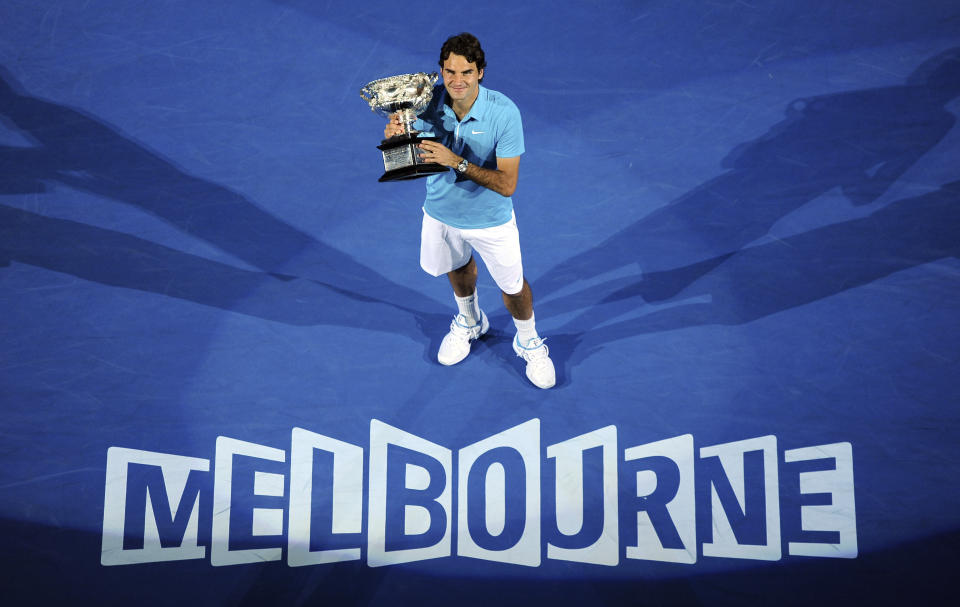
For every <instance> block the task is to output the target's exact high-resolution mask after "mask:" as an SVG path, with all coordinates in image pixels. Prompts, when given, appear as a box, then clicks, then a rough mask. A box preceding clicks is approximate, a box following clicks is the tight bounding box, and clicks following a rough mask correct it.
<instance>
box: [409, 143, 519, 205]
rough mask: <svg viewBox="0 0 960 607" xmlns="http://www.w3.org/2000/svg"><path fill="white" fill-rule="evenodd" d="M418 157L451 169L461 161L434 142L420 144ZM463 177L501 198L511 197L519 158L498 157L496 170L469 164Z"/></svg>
mask: <svg viewBox="0 0 960 607" xmlns="http://www.w3.org/2000/svg"><path fill="white" fill-rule="evenodd" d="M420 156H421V157H422V158H423V160H424V161H426V162H436V163H437V164H442V165H443V166H448V167H450V168H453V169H455V168H456V166H457V165H458V164H460V161H461V160H463V158H461V157H459V156H457V155H456V154H454V153H453V152H451V151H450V150H449V149H448V148H447V147H446V146H444V145H443V144H441V143H439V142H436V141H422V142H420ZM463 176H464V177H466V178H467V179H469V180H471V181H474V182H476V183H479V184H480V185H482V186H483V187H485V188H489V189H491V190H493V191H494V192H496V193H497V194H500V195H501V196H513V193H514V192H515V191H516V189H517V180H518V179H519V177H520V157H519V156H514V157H512V158H500V157H499V156H498V157H497V168H496V169H485V168H483V167H479V166H477V165H475V164H472V163H471V164H470V166H468V167H467V171H466V172H465V173H464V174H463Z"/></svg>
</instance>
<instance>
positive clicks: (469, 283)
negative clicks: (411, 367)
mask: <svg viewBox="0 0 960 607" xmlns="http://www.w3.org/2000/svg"><path fill="white" fill-rule="evenodd" d="M447 279H448V280H449V281H450V286H451V287H453V294H454V296H455V299H456V300H457V308H458V309H459V311H460V313H459V314H457V316H455V317H454V319H453V322H452V323H450V332H449V333H447V335H446V337H444V338H443V342H442V343H441V344H440V351H439V352H437V360H438V361H440V363H441V364H444V365H454V364H456V363H458V362H460V361H461V360H463V359H464V358H466V357H467V355H468V354H469V353H470V342H472V341H473V340H475V339H479V338H480V337H481V336H483V334H484V333H486V332H487V329H489V327H490V323H489V322H488V321H487V317H486V315H485V314H484V313H483V312H482V311H481V310H480V304H479V301H478V299H477V263H476V262H475V261H474V260H473V256H471V257H470V261H468V262H467V263H466V264H464V265H463V266H461V267H459V268H457V269H456V270H451V271H450V272H447Z"/></svg>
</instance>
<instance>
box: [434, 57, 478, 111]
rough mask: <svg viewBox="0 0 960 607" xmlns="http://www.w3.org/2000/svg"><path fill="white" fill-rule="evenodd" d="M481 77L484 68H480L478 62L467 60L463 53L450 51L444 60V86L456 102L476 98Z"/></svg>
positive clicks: (469, 100)
mask: <svg viewBox="0 0 960 607" xmlns="http://www.w3.org/2000/svg"><path fill="white" fill-rule="evenodd" d="M481 78H483V70H478V69H477V64H476V63H471V62H469V61H467V58H466V57H464V56H463V55H455V54H453V53H450V56H448V57H447V59H446V61H444V62H443V86H444V88H446V89H447V94H448V95H450V99H451V100H453V101H454V102H455V103H456V102H462V101H467V102H471V101H473V100H474V99H476V97H477V93H478V92H479V90H480V79H481Z"/></svg>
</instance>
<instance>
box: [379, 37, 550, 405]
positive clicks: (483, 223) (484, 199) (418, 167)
mask: <svg viewBox="0 0 960 607" xmlns="http://www.w3.org/2000/svg"><path fill="white" fill-rule="evenodd" d="M439 64H440V67H441V69H442V76H443V84H442V86H435V87H433V89H432V95H430V94H429V91H425V90H424V89H425V88H429V86H432V84H433V82H435V78H436V75H435V74H434V75H433V80H428V78H429V76H428V75H426V74H417V75H406V76H397V77H394V78H393V79H384V80H385V81H386V80H391V81H393V80H394V79H399V78H403V79H406V80H404V81H403V82H402V83H398V82H396V81H393V82H391V83H390V84H389V85H384V84H382V82H383V81H375V82H372V83H370V84H369V85H368V86H367V87H365V89H364V92H363V93H362V94H363V96H364V98H367V99H368V101H369V102H370V104H371V107H372V108H373V107H374V101H371V100H370V99H369V97H370V96H373V97H376V93H377V92H379V93H380V96H381V97H385V96H392V97H393V98H396V96H397V93H396V90H398V89H400V88H405V89H406V90H407V91H408V92H407V93H405V96H406V98H418V99H420V101H419V102H415V104H416V103H419V105H421V106H422V107H421V108H417V109H416V110H415V111H416V113H417V114H419V117H418V118H416V119H415V121H413V116H411V114H410V111H409V110H403V111H401V108H402V107H410V104H399V103H396V102H391V103H380V107H379V108H374V109H381V110H383V108H385V107H386V108H389V117H390V120H389V122H388V124H387V126H386V128H385V129H384V136H385V137H386V140H385V141H384V143H383V145H381V146H380V149H381V150H383V152H384V165H385V167H386V168H387V173H385V174H384V177H383V178H381V180H390V179H409V178H416V177H422V176H427V194H426V200H425V202H424V205H423V211H424V215H423V227H422V231H421V241H420V265H421V267H423V269H424V270H425V271H426V272H428V273H429V274H432V275H433V276H440V275H441V274H446V275H447V277H448V279H449V280H450V285H451V286H452V287H453V292H454V296H455V299H456V302H457V307H458V313H457V314H456V315H455V316H454V318H453V321H452V322H451V323H450V331H449V333H448V334H447V335H446V336H445V337H444V338H443V342H442V343H441V344H440V350H439V352H438V353H437V359H438V360H439V362H440V363H442V364H444V365H453V364H456V363H458V362H460V361H462V360H463V359H464V358H466V357H467V355H468V354H469V353H470V345H471V342H472V341H474V340H476V339H479V338H480V337H482V336H483V335H484V334H485V333H486V332H487V330H488V329H489V327H490V324H489V322H488V320H487V315H486V314H485V313H484V312H483V310H481V309H480V305H479V301H478V299H477V292H476V283H477V264H476V262H475V261H474V258H473V252H474V251H476V252H477V253H478V254H479V255H480V257H481V259H482V260H483V262H484V264H485V265H486V267H487V270H488V271H489V272H490V274H491V276H492V277H493V279H494V281H495V282H496V283H497V286H498V287H499V288H500V290H501V291H502V296H503V302H504V305H505V306H506V308H507V310H508V311H509V312H510V315H511V316H512V317H513V322H514V324H515V326H516V329H517V334H516V337H515V338H514V340H513V350H514V352H516V354H517V356H519V357H521V358H523V359H524V360H525V361H526V375H527V378H528V379H530V381H531V382H533V384H534V385H536V386H537V387H540V388H551V387H553V386H554V384H555V383H556V372H555V369H554V366H553V362H552V361H551V360H550V355H549V350H548V349H547V346H546V344H544V340H543V339H542V338H541V337H540V336H539V335H538V334H537V330H536V325H535V319H534V313H533V295H532V293H531V291H530V285H529V284H528V283H527V281H526V279H525V278H524V277H523V265H522V262H521V255H520V238H519V233H518V231H517V224H516V219H515V216H514V213H513V201H512V199H511V196H512V195H513V193H514V190H515V189H516V187H517V177H518V174H519V166H520V155H521V154H522V153H523V152H524V146H523V128H522V124H521V120H520V112H519V110H518V109H517V107H516V105H514V103H513V102H512V101H510V99H508V98H507V97H506V96H505V95H503V94H501V93H499V92H496V91H492V90H489V89H486V88H484V87H482V86H480V82H481V81H482V80H483V71H484V68H485V67H486V60H485V58H484V53H483V49H482V48H481V47H480V42H479V41H478V40H477V39H476V38H475V37H474V36H473V35H471V34H467V33H463V34H459V35H457V36H453V37H451V38H450V39H448V40H447V41H446V42H445V43H444V45H443V47H442V49H441V51H440V61H439ZM416 77H419V79H417V80H414V81H411V80H410V79H411V78H416ZM425 82H426V83H427V86H424V83H425ZM374 85H378V87H375V86H374ZM370 88H379V89H381V90H380V91H374V93H373V94H372V95H368V93H369V92H370V91H369V90H368V89H370ZM383 90H386V91H387V95H384V93H383ZM424 97H426V98H428V99H429V102H428V103H426V105H425V106H424V105H423V101H422V99H423V98H424ZM414 107H416V105H414ZM381 113H385V112H383V111H381ZM411 121H413V124H412V127H411V124H410V123H411ZM405 147H409V148H410V149H411V150H414V152H415V153H416V155H417V157H416V158H415V159H410V160H402V161H395V160H393V157H394V156H395V157H400V156H403V155H404V154H405V153H406V152H405V151H404V148H405ZM397 150H400V151H397ZM388 154H390V155H391V158H390V159H389V160H388ZM396 167H399V168H396ZM450 169H453V170H450Z"/></svg>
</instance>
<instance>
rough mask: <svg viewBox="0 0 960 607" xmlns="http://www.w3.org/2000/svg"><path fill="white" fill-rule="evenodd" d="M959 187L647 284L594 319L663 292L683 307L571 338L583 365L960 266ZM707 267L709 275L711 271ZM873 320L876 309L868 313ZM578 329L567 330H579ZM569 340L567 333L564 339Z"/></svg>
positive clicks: (618, 296) (612, 299) (613, 297)
mask: <svg viewBox="0 0 960 607" xmlns="http://www.w3.org/2000/svg"><path fill="white" fill-rule="evenodd" d="M957 234H960V181H954V182H952V183H948V184H946V185H944V186H943V187H942V188H940V189H939V190H937V191H935V192H931V193H928V194H924V195H921V196H917V197H913V198H905V199H903V200H899V201H896V202H893V203H890V204H889V205H886V206H884V207H883V208H881V209H880V210H878V211H876V212H875V213H873V214H871V215H868V216H867V217H864V218H862V219H855V220H850V221H845V222H840V223H836V224H833V225H829V226H825V227H822V228H817V229H815V230H811V231H809V232H805V233H803V234H798V235H796V236H791V237H788V238H785V239H783V240H781V241H777V242H772V243H770V244H765V245H761V246H755V247H749V248H746V249H744V250H742V251H739V252H737V253H736V254H731V255H725V256H723V257H722V258H719V259H710V260H706V261H703V262H701V263H700V264H694V265H693V266H690V267H688V268H681V269H678V270H671V271H667V272H662V273H654V274H652V275H646V276H644V278H643V279H642V280H640V281H638V282H635V283H632V284H627V285H625V286H624V287H622V288H621V289H620V290H618V291H616V292H614V293H611V294H609V295H607V296H606V297H605V298H604V300H603V302H601V303H600V304H599V305H598V306H595V308H594V310H593V312H592V313H593V314H599V315H601V316H603V317H604V318H608V319H609V318H617V317H618V316H620V315H622V314H623V313H624V312H626V308H630V309H632V310H634V311H636V308H637V300H638V299H640V300H647V299H655V298H656V296H655V295H651V292H655V291H656V290H657V289H660V288H663V289H665V290H667V291H671V292H672V291H673V290H675V289H676V288H677V286H678V285H677V284H676V283H677V282H680V283H683V284H686V283H687V280H688V278H689V277H691V276H694V277H698V278H696V279H694V281H693V282H692V284H690V285H688V286H684V288H683V289H682V291H681V294H680V296H679V297H678V299H681V301H680V302H679V303H677V304H676V305H669V306H664V307H656V306H652V307H651V308H650V309H649V310H647V311H646V313H645V314H643V315H641V316H639V317H637V318H631V319H621V320H617V321H614V322H612V323H608V324H604V325H601V326H597V327H594V328H592V329H591V330H590V331H587V332H574V333H572V334H569V333H568V334H566V338H570V337H571V336H572V337H574V338H575V339H576V340H577V342H578V347H579V348H581V349H582V351H579V352H577V353H576V356H574V357H573V359H574V360H575V361H576V360H582V359H583V358H585V357H586V356H588V355H589V353H590V352H591V351H592V348H596V347H600V346H602V345H604V344H606V343H610V342H613V341H616V340H618V339H623V338H626V337H630V336H633V335H638V334H643V333H655V332H661V331H670V330H673V329H683V328H687V327H692V326H700V325H712V324H716V325H736V324H743V323H747V322H750V321H753V320H757V319H759V318H763V317H765V316H769V315H771V314H775V313H777V312H781V311H783V310H788V309H790V308H795V307H798V306H803V305H805V304H808V303H811V302H814V301H817V300H820V299H823V298H826V297H829V296H831V295H835V294H837V293H841V292H843V291H846V290H848V289H854V288H856V287H859V286H863V285H866V284H869V283H871V282H873V281H875V280H879V279H881V278H884V277H886V276H889V275H891V274H893V273H895V272H899V271H901V270H907V269H909V268H912V267H914V266H918V265H922V264H925V263H929V262H934V261H937V260H941V259H947V258H951V257H953V258H956V257H960V238H958V236H957ZM702 267H707V268H711V271H709V272H704V271H703V270H702ZM863 314H864V315H865V317H869V315H870V310H869V309H865V310H864V311H863ZM577 324H579V323H578V322H576V321H574V322H571V323H570V327H568V328H572V327H575V326H576V325H577ZM561 333H563V332H561Z"/></svg>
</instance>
